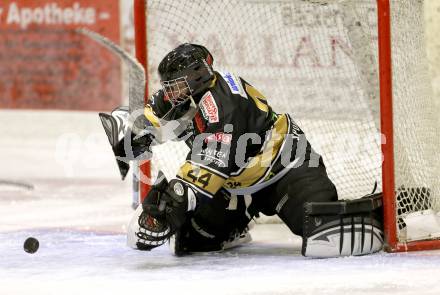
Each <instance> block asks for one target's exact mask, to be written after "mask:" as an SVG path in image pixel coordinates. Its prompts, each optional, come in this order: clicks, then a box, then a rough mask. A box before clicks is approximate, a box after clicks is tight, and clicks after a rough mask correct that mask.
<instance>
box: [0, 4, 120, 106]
mask: <svg viewBox="0 0 440 295" xmlns="http://www.w3.org/2000/svg"><path fill="white" fill-rule="evenodd" d="M119 9H120V7H119V0H106V1H94V0H57V1H48V0H38V1H29V0H21V1H17V0H16V1H11V0H2V1H1V2H0V108H14V109H66V110H109V109H112V108H113V107H115V106H116V105H118V104H120V102H121V100H122V98H121V96H122V79H121V62H120V60H119V59H118V58H117V57H116V56H114V55H113V54H112V53H110V52H109V51H108V50H107V49H105V48H103V47H102V46H100V45H99V44H97V43H95V42H94V41H92V40H90V39H89V38H87V37H85V36H82V35H80V34H78V33H77V32H76V31H75V29H76V28H87V29H90V30H93V31H95V32H98V33H100V34H102V35H104V36H106V37H107V38H109V39H110V40H112V41H113V42H115V43H118V44H119V43H120V11H119Z"/></svg>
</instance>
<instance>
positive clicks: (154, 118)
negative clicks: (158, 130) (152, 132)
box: [144, 105, 160, 127]
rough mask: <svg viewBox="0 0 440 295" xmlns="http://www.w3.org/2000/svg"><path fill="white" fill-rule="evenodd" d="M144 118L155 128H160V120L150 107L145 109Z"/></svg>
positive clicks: (147, 106)
mask: <svg viewBox="0 0 440 295" xmlns="http://www.w3.org/2000/svg"><path fill="white" fill-rule="evenodd" d="M144 116H145V118H147V120H148V121H150V123H151V124H153V126H154V127H160V123H159V118H158V117H157V116H156V115H155V114H154V112H153V109H152V108H151V106H150V105H146V106H145V108H144Z"/></svg>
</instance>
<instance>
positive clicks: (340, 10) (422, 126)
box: [147, 0, 439, 227]
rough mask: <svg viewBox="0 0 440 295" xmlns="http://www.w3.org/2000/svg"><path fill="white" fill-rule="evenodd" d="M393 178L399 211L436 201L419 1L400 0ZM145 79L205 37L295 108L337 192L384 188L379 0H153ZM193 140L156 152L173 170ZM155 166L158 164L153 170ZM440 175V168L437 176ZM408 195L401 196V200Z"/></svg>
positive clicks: (221, 57) (154, 78) (217, 53)
mask: <svg viewBox="0 0 440 295" xmlns="http://www.w3.org/2000/svg"><path fill="white" fill-rule="evenodd" d="M392 10H393V14H392V19H393V21H392V22H393V23H392V25H393V36H394V39H393V41H392V42H393V50H394V52H396V56H395V57H394V56H393V62H394V63H393V66H394V78H393V82H394V87H395V89H394V97H395V104H394V105H395V107H394V112H395V123H394V124H395V126H396V130H395V142H396V150H395V153H396V185H397V188H396V189H399V190H404V192H405V193H401V194H399V196H400V199H402V200H401V201H399V203H398V209H397V210H398V213H399V220H400V225H401V227H403V226H402V223H401V222H402V219H401V217H402V216H403V215H405V214H407V213H408V212H410V211H411V210H416V207H417V208H426V207H429V208H435V209H438V208H437V207H438V206H439V204H438V203H439V201H438V198H436V197H435V196H437V197H438V196H439V193H438V187H436V186H434V181H435V180H437V178H438V177H437V176H438V166H435V165H437V164H434V163H435V161H434V160H435V159H434V158H435V157H436V155H435V148H437V147H439V145H438V142H434V141H437V140H438V136H437V134H436V130H435V126H436V125H435V116H433V115H434V114H433V108H432V104H433V102H432V101H431V96H430V92H429V91H430V87H429V79H428V77H427V76H426V75H425V74H424V73H426V69H427V67H426V60H425V53H424V46H423V26H422V20H423V17H422V11H423V3H422V2H421V1H417V0H407V1H399V0H394V1H393V5H392ZM147 19H148V27H147V28H148V46H147V50H148V57H149V59H148V66H149V81H148V82H149V89H151V92H152V91H154V90H156V89H158V88H159V87H160V84H159V80H158V75H157V72H156V68H157V65H158V64H159V62H160V60H161V59H162V58H163V57H164V56H165V54H166V53H168V52H169V51H170V50H171V49H173V48H174V47H176V46H177V45H178V44H180V43H183V42H192V43H198V44H202V45H204V46H206V47H207V48H208V49H209V50H210V51H211V53H212V54H213V56H214V68H215V69H217V70H228V71H231V72H234V73H236V74H238V75H240V76H241V77H243V78H245V79H246V80H247V81H249V82H250V83H252V84H253V85H254V86H255V87H256V88H258V89H259V90H261V92H262V93H264V94H265V95H266V96H267V97H268V100H269V103H270V104H271V106H272V107H273V109H274V110H275V111H277V112H280V113H281V112H283V113H284V112H285V113H289V114H291V115H292V116H293V118H294V119H295V120H296V121H297V123H298V124H299V125H300V126H301V127H302V129H303V130H304V131H305V132H306V135H307V137H308V139H309V141H310V142H311V143H312V146H313V147H314V149H315V150H316V151H317V152H318V153H320V154H321V155H323V158H324V161H325V163H326V166H327V168H328V172H329V176H330V178H331V179H332V180H333V182H334V183H335V185H336V187H337V189H338V193H339V197H340V198H344V199H353V198H359V197H361V196H363V195H365V194H367V193H370V192H371V191H372V190H373V187H374V184H375V182H377V183H378V190H381V161H382V154H381V151H380V144H381V135H380V132H379V131H378V130H379V128H378V127H379V126H378V124H379V122H380V117H379V94H378V74H377V72H378V66H377V45H376V44H377V9H376V1H375V0H346V1H321V0H320V1H303V0H290V1H287V0H286V1H283V0H276V1H275V0H274V1H271V0H264V1H262V0H241V1H238V0H210V1H206V0H194V1H176V0H150V1H147ZM187 152H188V149H187V148H186V147H185V146H184V145H183V144H180V143H171V144H165V145H163V146H160V147H158V148H156V149H155V150H154V159H153V161H152V163H153V165H154V167H155V169H157V167H159V168H160V169H161V170H163V171H164V172H165V174H166V175H167V177H169V178H171V177H173V176H174V175H175V172H176V171H177V169H178V167H179V166H180V164H181V163H182V162H183V159H184V158H185V155H186V153H187ZM153 174H154V170H153ZM436 177H437V178H436ZM400 204H402V206H401V205H400Z"/></svg>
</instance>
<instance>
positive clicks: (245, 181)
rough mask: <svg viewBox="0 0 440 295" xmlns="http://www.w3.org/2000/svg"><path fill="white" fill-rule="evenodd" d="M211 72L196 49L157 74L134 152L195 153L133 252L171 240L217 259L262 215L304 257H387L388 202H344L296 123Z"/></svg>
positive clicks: (143, 216)
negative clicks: (292, 238)
mask: <svg viewBox="0 0 440 295" xmlns="http://www.w3.org/2000/svg"><path fill="white" fill-rule="evenodd" d="M213 64H214V58H213V56H212V55H211V53H210V52H209V51H208V50H207V49H206V48H205V47H204V46H201V45H196V44H189V43H185V44H182V45H180V46H178V47H177V48H175V49H174V50H172V51H171V52H169V53H168V54H167V55H166V56H165V57H164V58H163V60H162V61H161V63H160V64H159V67H158V72H159V75H160V79H161V84H162V89H160V90H159V91H157V92H156V93H155V94H154V95H153V96H152V97H151V98H150V99H149V101H148V103H147V104H146V105H145V109H144V116H145V118H146V119H147V120H148V122H150V123H151V125H152V126H153V132H147V133H146V135H144V136H143V137H142V136H141V137H140V139H136V140H133V142H132V144H131V145H132V148H133V150H136V151H137V152H136V153H137V154H139V152H146V153H148V152H150V150H149V147H150V145H151V144H157V143H160V142H163V141H166V140H182V141H185V143H186V144H187V145H188V146H189V147H190V152H189V153H188V155H187V158H186V161H185V162H184V163H182V165H181V167H180V169H179V172H178V173H177V175H176V177H175V178H174V179H171V180H169V181H168V180H166V179H164V177H161V178H160V179H159V181H158V182H157V183H156V184H155V185H154V186H153V187H152V189H151V191H150V192H149V194H148V196H147V197H146V198H145V201H144V202H143V204H142V206H140V207H139V208H138V210H137V211H136V214H135V216H134V218H133V220H132V223H131V225H132V226H131V227H130V231H129V241H130V244H131V246H133V247H135V248H138V249H147V250H150V249H152V248H154V247H156V246H158V245H161V244H163V243H164V242H165V241H166V240H167V239H168V238H170V237H173V242H172V244H173V246H174V251H175V253H176V254H178V255H183V254H186V253H191V252H200V251H219V250H222V249H225V248H227V247H228V246H230V245H236V244H240V243H241V242H243V241H248V240H249V239H250V237H249V234H248V233H247V230H246V229H247V225H248V223H249V222H250V221H251V220H252V218H254V217H255V216H258V214H259V213H264V214H266V215H275V214H276V215H278V216H279V217H280V218H281V220H282V221H283V222H284V223H285V224H286V225H287V226H288V227H289V229H290V230H291V231H292V233H294V234H296V235H299V236H301V237H302V238H303V249H302V253H303V255H305V256H310V257H337V256H348V255H363V254H370V253H374V252H376V251H379V250H381V249H382V244H383V237H382V235H383V234H382V221H381V216H382V215H381V194H372V195H368V196H364V197H362V196H353V197H358V200H354V201H343V200H338V194H337V188H336V187H335V186H334V184H333V183H332V181H331V180H330V179H329V177H328V176H327V172H326V167H325V163H324V160H323V159H322V157H321V156H320V155H319V154H317V153H316V152H315V151H314V150H313V148H312V146H311V144H310V142H308V140H307V138H306V135H305V134H304V132H303V131H302V130H301V128H300V127H299V126H298V125H297V124H296V123H295V121H294V120H293V118H292V117H291V116H290V115H289V114H283V113H282V112H281V113H280V112H279V110H278V111H277V110H273V109H272V108H271V107H270V105H269V103H268V100H267V99H266V97H265V96H264V95H263V94H262V93H261V92H260V91H259V90H257V88H255V87H254V86H253V85H252V84H250V83H248V82H247V81H246V80H244V79H243V78H241V77H239V76H237V75H235V74H233V73H230V72H226V71H225V72H220V71H215V70H214V68H213ZM274 79H276V77H274ZM292 99H295V98H294V97H292ZM298 111H301V110H298ZM170 126H171V127H170ZM108 133H109V132H108ZM116 141H117V140H116ZM373 182H374V180H372V183H373ZM361 197H362V198H361Z"/></svg>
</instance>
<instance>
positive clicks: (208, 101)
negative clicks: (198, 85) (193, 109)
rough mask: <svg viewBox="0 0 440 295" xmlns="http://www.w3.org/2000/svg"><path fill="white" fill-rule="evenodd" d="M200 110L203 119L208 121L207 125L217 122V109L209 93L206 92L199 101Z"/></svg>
mask: <svg viewBox="0 0 440 295" xmlns="http://www.w3.org/2000/svg"><path fill="white" fill-rule="evenodd" d="M200 110H201V111H202V115H203V117H204V118H205V119H206V120H208V122H209V123H218V122H219V116H218V107H217V104H216V103H215V100H214V97H213V96H212V93H211V91H208V92H206V93H205V95H203V97H202V99H201V100H200Z"/></svg>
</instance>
